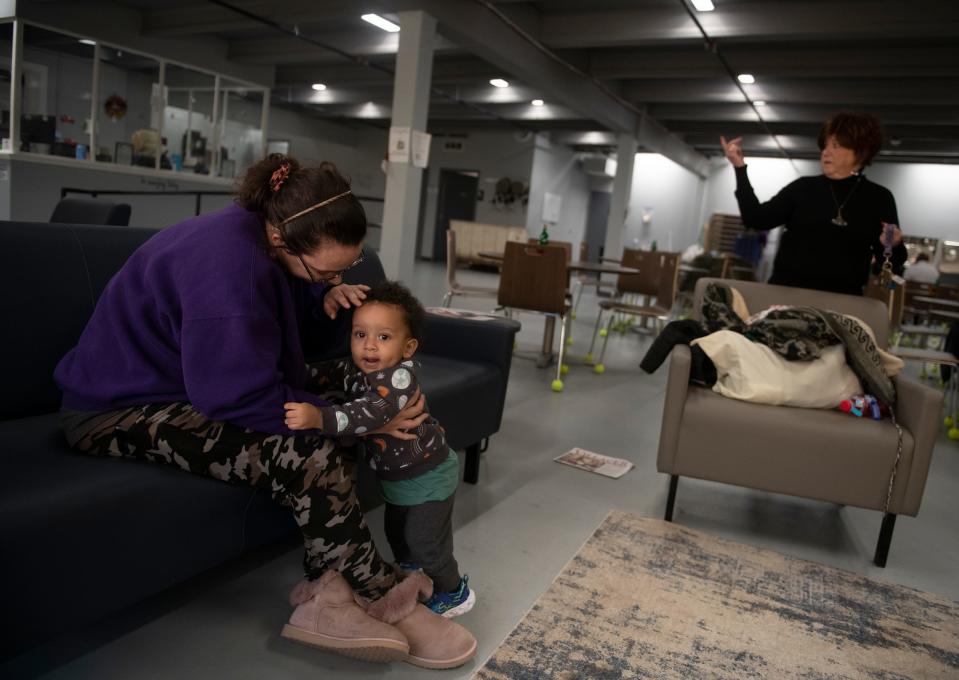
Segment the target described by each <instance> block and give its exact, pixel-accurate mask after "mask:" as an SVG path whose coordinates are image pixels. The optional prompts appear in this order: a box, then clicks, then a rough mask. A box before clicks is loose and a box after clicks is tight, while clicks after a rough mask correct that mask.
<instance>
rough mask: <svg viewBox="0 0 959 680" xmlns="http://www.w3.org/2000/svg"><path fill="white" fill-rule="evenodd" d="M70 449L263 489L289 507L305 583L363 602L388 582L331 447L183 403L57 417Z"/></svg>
mask: <svg viewBox="0 0 959 680" xmlns="http://www.w3.org/2000/svg"><path fill="white" fill-rule="evenodd" d="M63 426H64V432H65V434H66V436H67V441H68V442H69V444H70V446H71V447H73V448H74V449H76V450H78V451H80V452H82V453H86V454H90V455H95V456H117V457H120V456H123V457H129V458H136V459H139V460H145V461H149V462H153V463H165V464H167V465H172V466H175V467H177V468H180V469H182V470H186V471H187V472H192V473H193V474H197V475H203V476H205V477H212V478H214V479H218V480H221V481H224V482H230V483H234V484H247V485H251V486H257V487H262V488H265V489H269V491H270V493H271V494H272V496H273V499H274V500H275V501H277V502H278V503H280V504H282V505H287V506H290V507H292V509H293V513H294V515H295V517H296V522H297V524H298V525H299V527H300V529H301V531H302V532H303V538H304V542H305V544H306V554H305V555H304V558H303V561H304V567H305V569H306V576H307V578H309V579H314V578H318V577H319V576H320V574H322V573H323V572H324V571H326V570H328V569H336V570H337V571H339V572H341V573H342V574H343V576H344V577H345V578H346V580H347V581H348V582H349V583H350V585H351V586H352V587H353V588H354V590H356V591H358V592H359V593H361V594H363V595H365V596H367V597H377V596H379V595H381V594H383V593H384V592H385V591H386V590H387V589H389V588H390V587H391V586H392V585H393V584H394V583H395V578H396V577H395V575H394V571H393V568H392V567H391V566H390V565H389V564H387V563H386V562H384V561H383V560H382V559H381V558H380V556H379V554H378V553H377V551H376V546H375V545H374V543H373V538H372V536H371V535H370V531H369V528H368V527H367V525H366V520H365V519H364V518H363V514H362V512H361V511H360V505H359V502H358V500H357V498H356V494H355V491H354V481H355V475H354V472H355V466H354V464H353V462H352V460H347V459H345V458H344V456H343V453H342V452H341V451H340V449H339V448H338V447H337V446H336V444H335V443H334V441H333V440H330V439H325V438H323V437H318V436H282V435H269V434H264V433H261V432H253V431H251V430H248V429H245V428H243V427H239V426H236V425H231V424H230V423H225V422H217V421H212V420H210V419H208V418H207V417H205V416H204V415H203V414H201V413H200V412H199V411H197V410H196V409H195V408H193V406H192V405H191V404H187V403H173V404H159V405H150V406H138V407H133V408H126V409H121V410H117V411H108V412H95V413H88V412H77V411H65V412H64V413H63Z"/></svg>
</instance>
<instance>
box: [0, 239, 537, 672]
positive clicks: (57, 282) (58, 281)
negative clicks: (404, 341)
mask: <svg viewBox="0 0 959 680" xmlns="http://www.w3.org/2000/svg"><path fill="white" fill-rule="evenodd" d="M153 233H155V232H154V231H153V230H149V229H142V228H133V227H107V226H81V225H63V224H35V223H11V222H0V288H2V290H3V298H2V303H0V312H2V319H3V332H2V333H0V357H2V361H3V374H4V379H3V389H2V390H0V470H2V473H0V554H2V559H3V579H2V580H0V602H2V603H3V604H2V606H0V611H2V612H3V613H2V617H0V627H2V629H3V630H4V635H3V636H2V637H0V659H2V658H7V657H10V656H12V655H14V654H16V653H17V652H18V651H21V650H23V649H25V648H27V647H30V646H32V645H35V644H37V643H39V642H41V641H43V640H46V639H49V638H51V637H53V636H55V635H57V634H59V633H62V632H65V631H66V630H69V629H79V628H82V627H83V626H84V624H86V623H89V622H91V621H94V620H96V619H99V618H101V617H103V616H105V615H107V614H109V613H111V612H115V611H117V610H119V609H121V608H123V607H126V606H128V605H130V604H132V603H135V602H137V601H140V600H142V599H144V598H146V597H147V596H150V595H153V594H155V593H158V592H160V591H162V590H164V589H166V588H168V587H170V586H172V585H174V584H177V583H179V582H182V581H184V580H186V579H189V578H190V577H193V576H195V575H197V574H200V573H201V572H204V571H206V570H208V569H211V568H213V567H216V566H217V565H221V564H223V563H225V562H227V561H229V560H231V559H233V558H236V557H238V556H240V555H242V554H244V553H246V552H248V551H251V550H253V549H255V548H258V547H261V546H265V545H267V544H270V543H273V542H275V541H277V540H278V539H280V538H284V537H290V538H292V536H293V535H294V534H295V531H296V527H295V524H294V523H293V520H292V517H291V515H290V513H289V511H288V510H286V509H284V508H281V507H279V506H277V505H275V504H274V503H273V502H272V500H271V499H270V497H269V495H268V494H267V493H265V492H264V491H261V490H254V489H251V488H246V487H239V486H231V485H228V484H224V483H221V482H217V481H212V480H208V479H203V478H199V477H194V476H191V475H189V474H186V473H183V472H180V471H178V470H174V469H170V468H165V467H160V466H156V465H148V464H144V463H140V462H134V461H126V460H112V459H110V460H105V459H95V458H91V457H86V456H82V455H79V454H75V453H73V452H71V451H70V450H69V449H68V448H67V447H66V444H65V443H64V441H63V437H62V435H61V433H60V430H59V424H58V415H57V410H58V408H59V405H60V394H59V392H58V391H57V388H56V386H55V384H54V382H53V379H52V373H53V369H54V366H55V365H56V363H57V362H58V361H59V360H60V358H61V357H62V356H63V355H64V354H65V353H66V352H67V351H68V350H69V349H70V348H71V347H72V346H73V345H75V344H76V342H77V339H78V337H79V335H80V332H81V331H82V329H83V327H84V326H85V324H86V322H87V319H88V318H89V316H90V314H91V313H92V311H93V307H94V305H95V303H96V300H97V298H98V296H99V295H100V292H101V291H102V290H103V288H104V286H105V285H106V283H107V282H108V281H109V279H110V278H111V276H112V275H113V274H114V273H115V272H116V271H117V270H118V269H119V268H120V266H121V265H122V264H123V262H125V261H126V259H127V257H128V256H129V255H130V253H132V252H133V250H134V249H136V248H137V247H138V246H139V245H140V244H142V243H143V242H144V241H145V240H147V239H148V238H149V237H150V236H151V235H153ZM351 276H353V277H354V278H356V277H362V278H363V280H367V281H370V280H373V279H374V278H376V277H382V268H381V267H380V265H379V261H378V259H377V258H376V255H375V253H372V252H370V253H367V260H366V262H365V264H364V268H363V269H362V270H361V271H358V272H354V273H353V274H351ZM518 327H519V326H518V324H516V323H515V322H510V321H508V320H501V321H497V322H493V323H491V322H483V323H480V322H470V321H464V320H461V319H454V318H447V317H438V316H434V315H429V318H428V321H427V326H426V333H427V338H426V341H425V342H424V344H423V347H422V351H421V352H418V353H417V358H418V359H419V360H420V361H421V362H422V370H421V379H422V383H423V385H424V389H425V391H426V393H427V395H428V396H429V406H430V410H431V412H432V413H433V414H434V415H435V416H436V417H437V418H438V419H439V420H440V422H441V423H443V425H444V427H445V428H446V430H447V432H448V433H449V435H448V436H449V440H450V443H451V444H452V445H453V446H454V447H457V448H460V449H463V450H465V451H466V452H467V472H466V475H467V477H468V478H469V480H471V481H473V482H475V481H476V477H477V470H478V456H479V452H480V445H481V442H484V441H485V440H486V439H487V438H488V437H490V436H491V435H492V434H494V433H495V432H496V431H497V430H498V429H499V425H500V420H501V418H502V413H503V403H504V399H505V395H506V385H507V381H508V378H509V371H510V361H511V354H512V345H513V337H514V335H515V333H516V330H517V329H518ZM311 350H312V353H313V355H314V357H317V358H319V357H320V356H330V355H335V354H338V353H339V354H344V353H345V351H346V344H345V337H344V342H343V343H342V344H340V345H339V346H338V347H337V346H327V347H321V346H317V345H316V344H315V343H314V344H313V345H312V346H311ZM358 467H359V469H361V470H367V466H358ZM360 482H361V498H365V501H366V502H365V504H366V506H367V507H368V506H369V505H370V504H372V503H374V502H376V497H375V493H374V488H375V487H374V485H373V484H372V483H371V480H370V479H369V478H368V473H366V476H363V477H362V479H361V480H360ZM50 612H55V613H56V614H55V615H54V616H51V615H50Z"/></svg>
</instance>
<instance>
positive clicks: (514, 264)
mask: <svg viewBox="0 0 959 680" xmlns="http://www.w3.org/2000/svg"><path fill="white" fill-rule="evenodd" d="M566 261H567V260H566V253H565V251H564V248H563V247H562V246H559V245H554V244H550V245H547V246H540V245H533V244H525V243H513V242H510V243H507V244H506V250H505V252H504V253H503V268H502V271H501V273H500V280H499V292H498V294H497V303H498V305H499V308H501V309H504V310H506V313H507V315H509V314H510V313H511V312H512V311H513V310H522V311H527V312H537V313H540V314H545V315H546V317H547V319H546V320H547V325H546V328H545V332H544V335H543V353H544V354H545V355H549V354H551V353H552V346H553V331H554V328H553V323H554V321H555V319H559V322H560V340H559V357H558V359H557V361H556V379H555V380H553V382H552V385H551V386H552V388H553V391H554V392H562V390H563V381H562V379H561V376H562V368H563V358H564V356H565V353H566V333H567V325H568V322H569V315H568V311H569V303H568V300H567V296H566V286H567V284H568V283H569V270H568V269H567V268H566Z"/></svg>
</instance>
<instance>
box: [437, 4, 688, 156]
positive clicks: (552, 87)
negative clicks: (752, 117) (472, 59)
mask: <svg viewBox="0 0 959 680" xmlns="http://www.w3.org/2000/svg"><path fill="white" fill-rule="evenodd" d="M419 4H420V6H421V9H423V10H424V11H427V12H429V13H430V14H431V15H433V16H434V17H435V18H436V19H437V21H438V27H437V30H438V31H439V32H440V33H441V34H443V35H445V36H447V37H448V38H449V39H450V40H452V41H453V42H454V43H456V44H458V45H461V46H463V47H465V48H467V49H469V50H470V51H471V52H473V53H474V54H476V55H478V56H479V57H481V58H482V59H485V60H486V61H488V62H490V63H491V64H493V65H495V66H497V67H499V68H501V69H503V71H504V73H505V74H509V75H513V76H516V77H518V78H519V79H520V80H522V81H524V82H527V83H535V85H536V87H537V88H539V89H541V90H542V92H543V95H544V98H545V99H548V100H551V101H555V102H557V103H559V104H563V105H566V106H568V107H570V108H571V109H573V110H576V111H579V112H580V113H581V114H582V115H583V116H585V117H586V118H589V119H592V120H595V121H597V122H598V123H599V124H601V125H602V126H603V127H606V128H608V129H610V130H614V131H616V132H627V133H630V134H637V133H639V132H640V126H639V118H638V114H637V111H636V110H634V108H632V107H630V106H628V105H627V104H625V103H624V102H622V101H620V100H619V99H617V98H616V97H615V96H613V95H611V94H610V93H609V92H607V91H605V90H604V89H603V87H601V86H600V85H599V84H598V83H596V82H594V81H593V80H591V79H590V78H588V77H585V76H582V75H578V74H577V73H575V72H574V71H572V70H570V69H569V68H567V67H566V66H564V65H563V64H561V63H560V62H558V61H556V60H555V59H553V58H551V57H550V56H549V55H548V54H546V53H545V52H543V51H542V50H540V49H538V48H537V47H536V45H535V44H533V43H531V42H530V41H528V40H527V39H525V38H524V37H523V36H522V35H520V34H519V33H518V32H516V31H514V30H512V29H511V28H510V27H509V26H508V25H507V24H506V23H505V22H503V21H502V20H501V19H500V18H499V17H498V16H496V14H494V13H493V12H492V11H490V10H489V9H488V8H487V7H485V6H483V5H482V4H481V3H480V2H471V1H470V0H420V2H419ZM531 23H533V18H532V17H529V16H527V17H526V19H525V21H524V30H525V31H526V32H527V33H529V34H532V35H536V34H538V33H539V31H537V30H536V29H535V27H531V26H530V24H531ZM659 134H661V135H664V136H665V137H669V133H668V132H666V131H665V129H663V130H660V132H659ZM661 142H662V143H661V146H662V148H663V149H664V150H665V151H667V152H668V153H669V154H672V155H670V157H671V158H672V159H673V160H674V161H676V162H677V163H680V164H682V165H684V166H685V167H688V168H690V169H691V170H693V171H694V172H697V173H700V174H702V173H703V172H704V168H705V164H706V159H705V158H703V157H702V156H700V155H699V154H698V153H696V152H695V151H693V150H692V149H690V148H689V147H686V146H685V144H683V142H682V141H681V140H679V139H677V138H672V142H671V143H670V144H666V143H665V140H661Z"/></svg>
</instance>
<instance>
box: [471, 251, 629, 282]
mask: <svg viewBox="0 0 959 680" xmlns="http://www.w3.org/2000/svg"><path fill="white" fill-rule="evenodd" d="M530 245H531V246H532V247H534V248H535V247H536V246H535V245H533V244H530ZM477 255H479V256H480V257H485V258H487V259H490V260H497V261H499V262H502V261H503V253H501V252H494V251H491V250H484V251H480V252H478V253H477ZM566 268H567V269H568V270H569V271H571V272H589V273H591V274H627V275H628V274H638V273H639V270H638V269H636V268H635V267H624V266H623V265H621V264H611V263H610V264H602V263H598V262H570V263H569V264H567V265H566Z"/></svg>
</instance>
